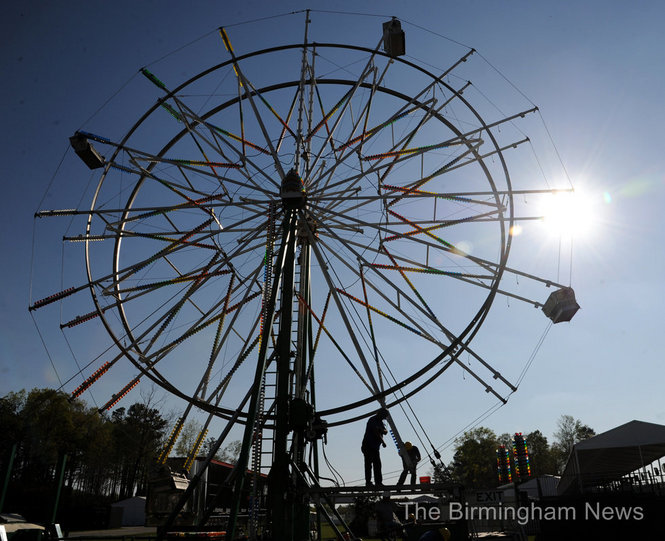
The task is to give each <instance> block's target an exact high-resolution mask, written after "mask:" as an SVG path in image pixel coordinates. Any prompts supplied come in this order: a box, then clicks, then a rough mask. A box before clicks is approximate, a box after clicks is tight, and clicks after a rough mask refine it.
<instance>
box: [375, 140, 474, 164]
mask: <svg viewBox="0 0 665 541" xmlns="http://www.w3.org/2000/svg"><path fill="white" fill-rule="evenodd" d="M461 144H463V142H462V141H454V142H451V141H444V142H443V143H436V144H433V145H423V146H419V147H413V148H404V149H402V150H393V151H390V152H382V153H381V154H370V155H369V156H363V158H362V159H363V160H365V161H371V160H382V159H383V158H394V157H397V156H406V155H408V154H415V153H420V154H423V153H425V152H429V151H430V150H436V149H437V148H445V147H450V146H454V145H461Z"/></svg>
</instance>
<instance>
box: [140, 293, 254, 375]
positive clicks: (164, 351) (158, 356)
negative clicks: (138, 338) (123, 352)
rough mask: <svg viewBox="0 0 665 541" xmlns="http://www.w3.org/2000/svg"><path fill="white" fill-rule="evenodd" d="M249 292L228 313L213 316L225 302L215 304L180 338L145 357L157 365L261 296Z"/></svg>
mask: <svg viewBox="0 0 665 541" xmlns="http://www.w3.org/2000/svg"><path fill="white" fill-rule="evenodd" d="M249 291H251V290H250V289H249V288H247V293H248V294H247V295H246V296H245V297H244V298H243V299H242V300H241V301H239V302H237V303H235V304H233V305H232V306H230V307H229V308H228V309H227V310H226V311H224V312H220V313H217V314H215V315H213V312H214V311H215V310H217V309H218V308H219V306H220V304H222V303H223V302H224V300H222V301H219V302H217V303H215V305H214V306H213V307H212V308H211V309H210V310H208V311H207V312H206V314H205V315H204V317H201V318H199V319H198V320H197V321H196V322H194V323H193V324H191V325H190V326H189V327H188V329H187V330H186V331H185V332H183V333H181V334H180V336H178V337H177V338H175V339H173V340H171V341H170V342H168V343H167V344H165V345H164V346H162V347H161V348H159V349H158V350H156V351H154V352H153V353H151V354H150V355H149V356H145V357H146V359H147V360H149V361H150V364H151V367H152V366H154V365H155V364H157V363H158V362H159V361H161V360H162V359H164V358H165V357H166V356H167V355H168V354H170V353H171V352H172V351H173V350H174V349H175V348H176V347H177V346H178V345H180V344H181V343H183V342H184V341H185V340H187V339H189V338H191V337H192V336H193V335H195V334H197V333H198V332H200V331H202V330H203V329H205V328H207V327H209V326H210V325H212V324H213V323H216V322H218V321H219V320H220V319H221V318H223V317H225V316H226V315H227V314H228V313H231V312H233V311H235V310H239V309H241V308H242V307H243V306H244V305H245V304H247V303H249V302H251V301H252V300H254V299H255V298H256V297H258V296H259V295H260V294H261V292H260V291H256V292H254V293H249Z"/></svg>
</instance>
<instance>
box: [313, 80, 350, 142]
mask: <svg viewBox="0 0 665 541" xmlns="http://www.w3.org/2000/svg"><path fill="white" fill-rule="evenodd" d="M361 78H362V77H361ZM352 91H353V88H352V89H351V90H349V91H347V93H346V94H344V96H342V98H341V99H340V100H339V101H338V102H337V103H336V104H335V105H334V106H333V108H332V109H331V110H330V111H329V112H328V114H327V115H325V116H324V117H323V119H321V120H320V121H319V123H318V124H317V125H316V126H314V128H312V131H311V132H309V134H308V135H307V137H305V142H306V143H307V142H308V141H310V140H311V139H312V137H314V135H315V134H316V132H317V131H319V130H320V129H321V126H323V125H324V124H325V125H326V126H327V124H328V120H329V119H330V117H332V115H334V114H335V112H336V111H337V109H339V108H340V107H341V106H342V105H343V104H344V102H346V101H347V100H348V99H349V97H350V95H351V93H352ZM328 133H330V130H328Z"/></svg>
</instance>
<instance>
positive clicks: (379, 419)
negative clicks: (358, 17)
mask: <svg viewBox="0 0 665 541" xmlns="http://www.w3.org/2000/svg"><path fill="white" fill-rule="evenodd" d="M387 418H388V410H387V409H386V408H381V409H380V410H379V411H378V412H377V413H376V414H375V415H372V416H371V417H370V418H369V419H368V420H367V426H366V427H365V435H364V436H363V442H362V445H361V447H360V450H361V451H362V453H363V456H364V458H365V482H366V483H367V486H373V485H372V470H374V483H375V484H376V486H379V487H380V486H383V476H382V474H381V455H380V453H379V451H380V449H381V446H382V445H383V447H385V446H386V443H385V442H384V441H383V436H384V435H386V434H387V433H388V431H387V430H386V426H385V425H384V424H383V421H384V420H385V419H387Z"/></svg>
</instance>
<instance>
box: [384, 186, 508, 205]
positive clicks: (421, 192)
mask: <svg viewBox="0 0 665 541" xmlns="http://www.w3.org/2000/svg"><path fill="white" fill-rule="evenodd" d="M381 187H382V188H383V189H384V190H388V191H393V192H404V193H407V194H418V195H424V196H427V197H434V198H436V199H446V200H448V201H460V202H462V203H474V204H477V205H491V206H496V203H493V202H491V201H479V200H478V199H471V198H470V197H463V196H461V195H450V194H445V193H436V192H428V191H425V190H416V189H413V188H405V187H403V186H392V185H390V184H382V185H381Z"/></svg>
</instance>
